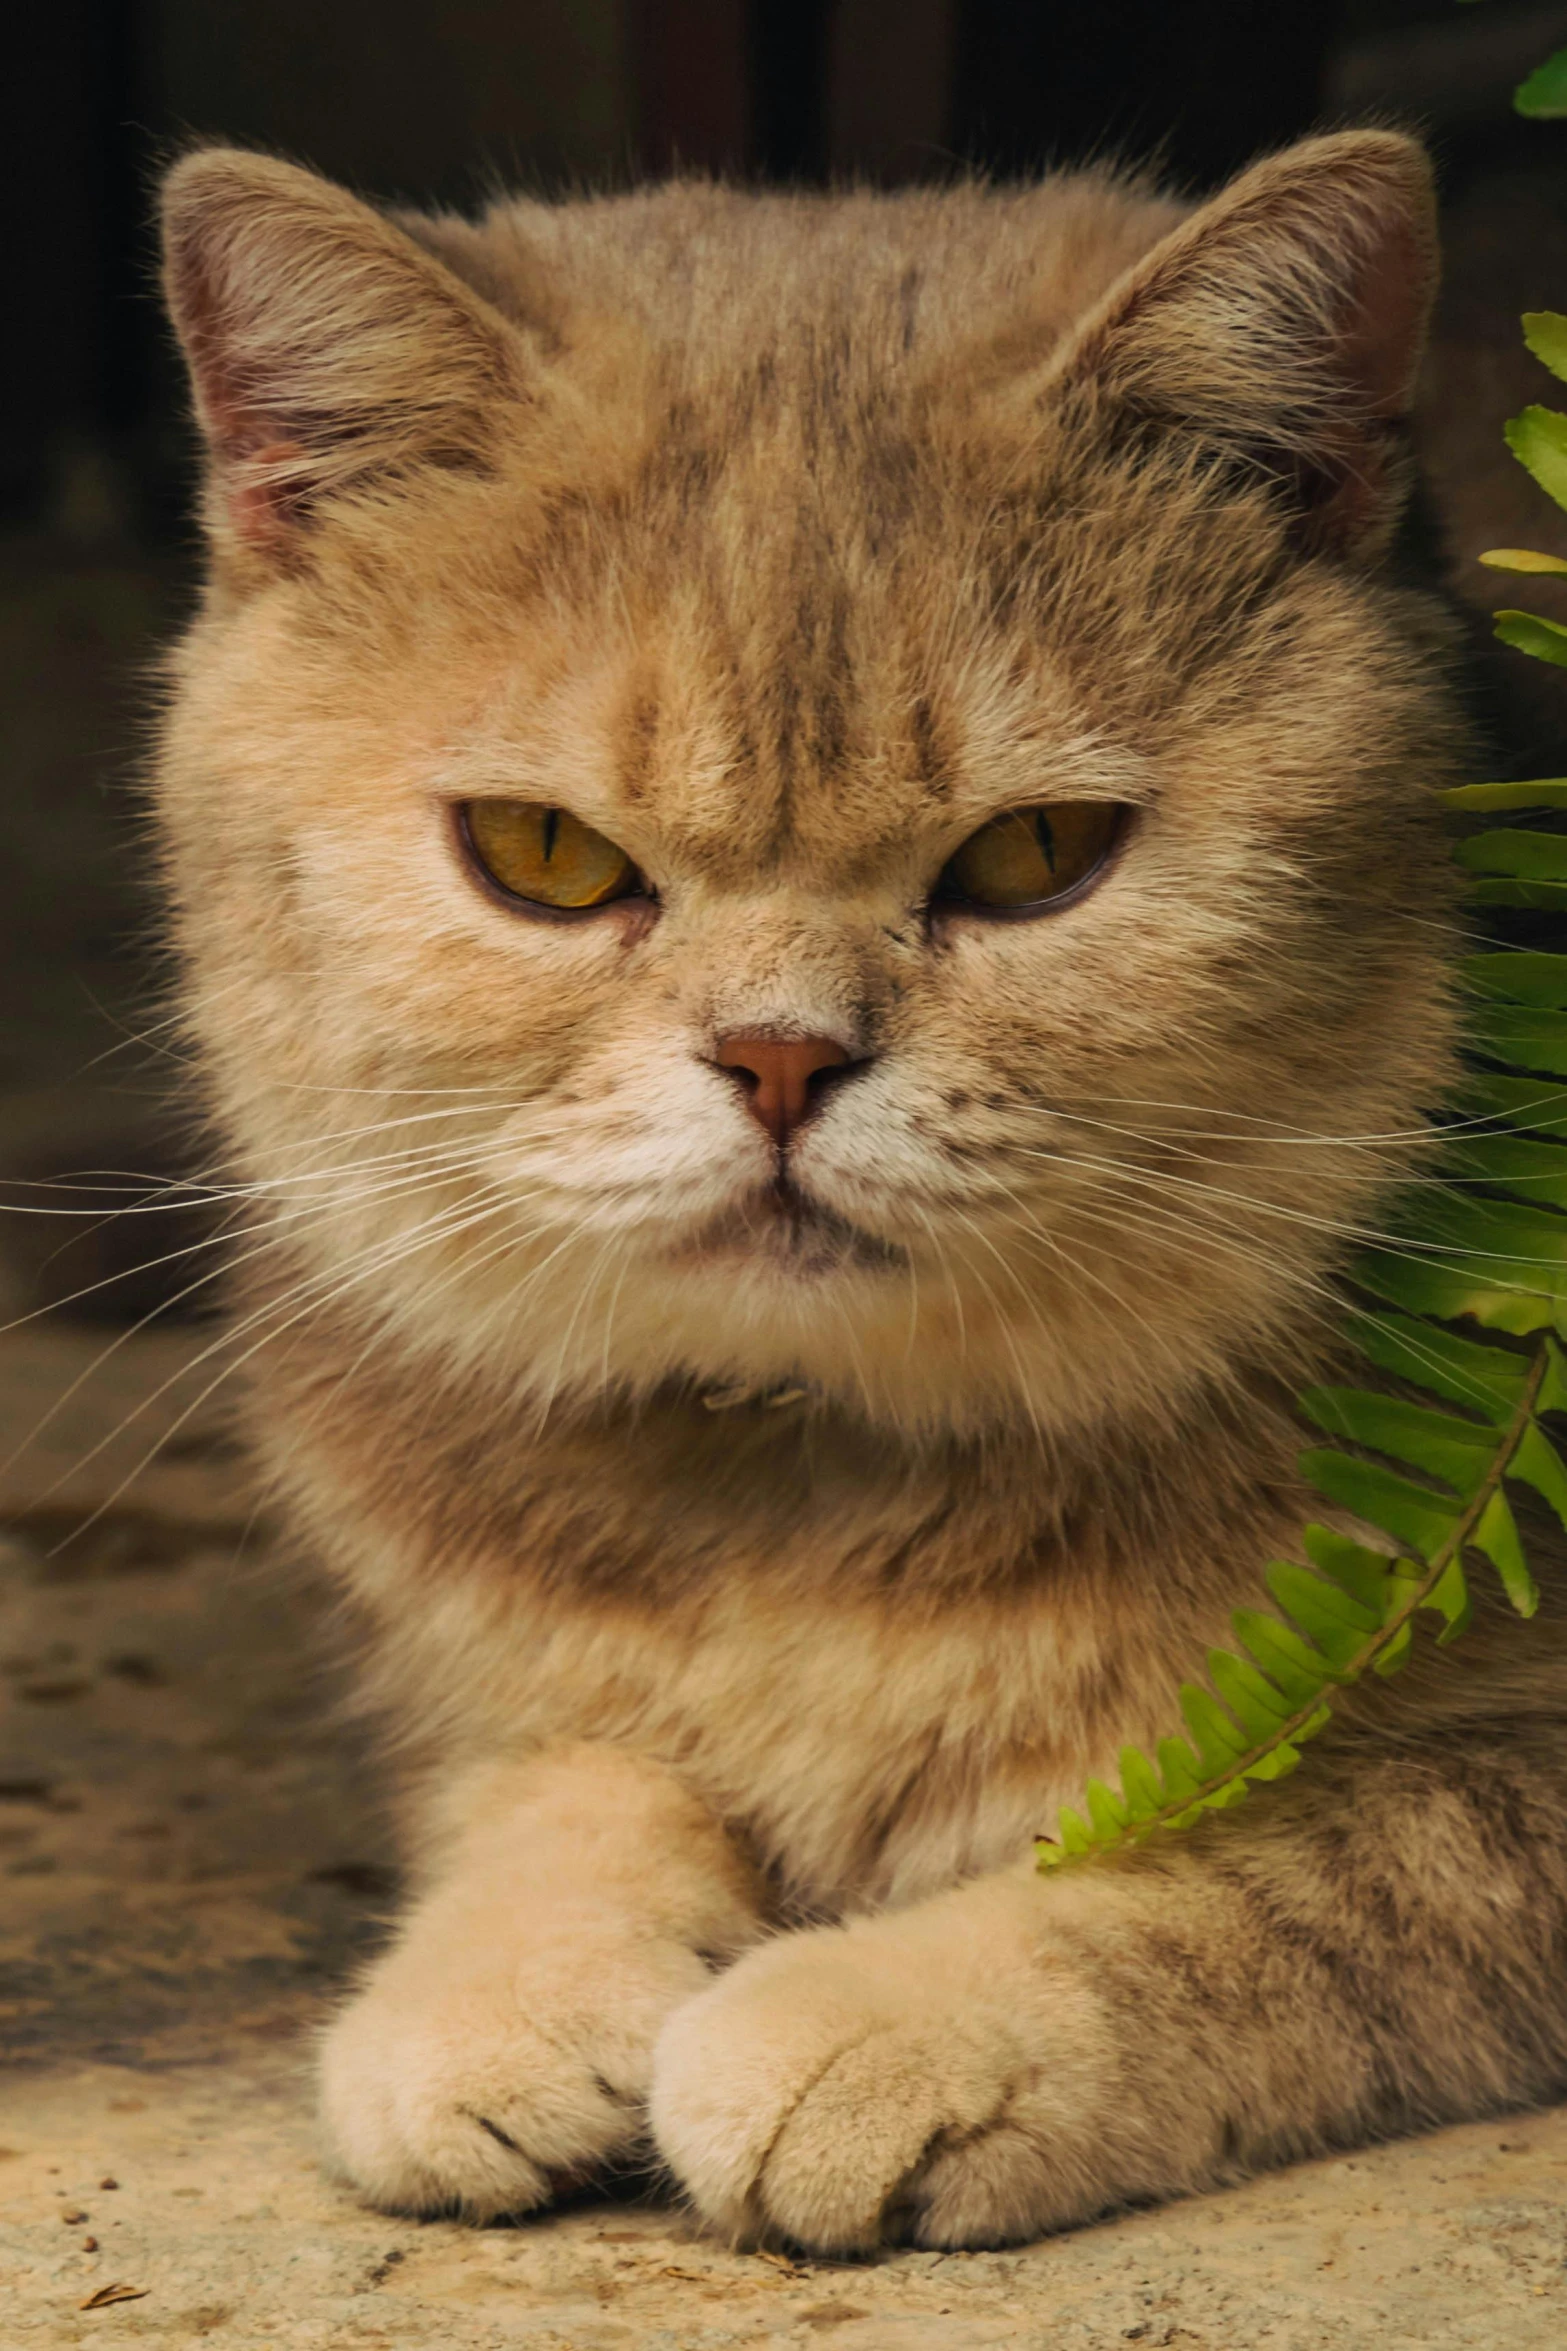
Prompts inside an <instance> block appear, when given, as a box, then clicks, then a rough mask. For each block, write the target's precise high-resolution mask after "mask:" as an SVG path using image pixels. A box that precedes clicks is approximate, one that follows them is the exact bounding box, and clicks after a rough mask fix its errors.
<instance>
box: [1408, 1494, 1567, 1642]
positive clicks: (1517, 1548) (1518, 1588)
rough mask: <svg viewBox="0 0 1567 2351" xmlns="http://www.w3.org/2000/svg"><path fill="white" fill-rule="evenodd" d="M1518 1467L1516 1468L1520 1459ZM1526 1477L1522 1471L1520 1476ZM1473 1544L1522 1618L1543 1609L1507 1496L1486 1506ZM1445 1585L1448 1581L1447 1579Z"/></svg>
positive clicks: (1496, 1496) (1455, 1628) (1496, 1497)
mask: <svg viewBox="0 0 1567 2351" xmlns="http://www.w3.org/2000/svg"><path fill="white" fill-rule="evenodd" d="M1514 1463H1515V1466H1516V1456H1515V1457H1514ZM1557 1466H1558V1468H1559V1467H1560V1464H1559V1463H1558V1464H1557ZM1522 1474H1523V1473H1522V1472H1521V1471H1520V1472H1519V1475H1522ZM1469 1540H1470V1542H1471V1543H1473V1545H1474V1547H1475V1549H1476V1550H1477V1551H1483V1552H1484V1553H1485V1556H1486V1558H1487V1559H1489V1561H1490V1562H1491V1565H1492V1566H1493V1567H1494V1568H1495V1570H1496V1572H1497V1574H1498V1575H1499V1576H1500V1577H1501V1579H1502V1589H1503V1591H1504V1592H1505V1593H1506V1594H1507V1597H1508V1599H1509V1600H1510V1601H1511V1602H1512V1604H1513V1606H1514V1607H1515V1608H1516V1609H1517V1611H1518V1613H1519V1615H1520V1616H1533V1614H1534V1612H1535V1610H1536V1609H1537V1608H1538V1607H1539V1605H1540V1592H1539V1586H1538V1585H1537V1584H1536V1583H1535V1580H1534V1578H1533V1576H1532V1575H1531V1574H1530V1573H1529V1562H1528V1561H1527V1560H1526V1559H1525V1557H1524V1555H1523V1545H1522V1543H1520V1541H1519V1540H1518V1525H1517V1521H1516V1520H1515V1519H1514V1517H1513V1514H1512V1511H1511V1509H1510V1508H1509V1506H1508V1501H1507V1497H1506V1495H1505V1494H1501V1493H1496V1494H1493V1495H1492V1496H1491V1499H1490V1501H1489V1502H1488V1503H1487V1504H1486V1506H1485V1511H1484V1514H1483V1515H1482V1517H1481V1520H1480V1524H1479V1525H1478V1526H1477V1527H1476V1528H1475V1530H1474V1533H1473V1534H1472V1535H1471V1536H1470V1538H1469ZM1443 1581H1444V1582H1445V1581H1446V1578H1445V1577H1444V1578H1443ZM1431 1597H1432V1599H1433V1600H1434V1599H1435V1598H1436V1594H1435V1593H1433V1594H1432V1595H1431ZM1468 1621H1469V1620H1468V1618H1467V1616H1466V1617H1465V1619H1464V1623H1465V1624H1467V1623H1468ZM1462 1630H1463V1625H1461V1624H1460V1625H1452V1624H1450V1625H1449V1626H1448V1630H1447V1631H1446V1632H1445V1633H1444V1634H1443V1636H1442V1638H1443V1639H1444V1640H1450V1639H1451V1638H1452V1637H1453V1635H1454V1633H1455V1632H1462Z"/></svg>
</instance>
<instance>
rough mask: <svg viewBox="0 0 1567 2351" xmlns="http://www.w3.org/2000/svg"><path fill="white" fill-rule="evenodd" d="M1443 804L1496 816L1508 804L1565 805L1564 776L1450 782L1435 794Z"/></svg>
mask: <svg viewBox="0 0 1567 2351" xmlns="http://www.w3.org/2000/svg"><path fill="white" fill-rule="evenodd" d="M1437 797H1438V799H1439V800H1440V801H1441V802H1442V804H1443V806H1444V807H1445V808H1465V809H1471V808H1472V809H1473V810H1475V811H1476V813H1477V814H1482V815H1495V816H1499V815H1501V813H1502V812H1503V810H1504V809H1508V808H1567V776H1535V777H1533V778H1532V779H1531V780H1530V781H1529V782H1527V783H1521V784H1450V785H1449V786H1448V787H1447V789H1446V790H1445V791H1443V792H1439V793H1438V794H1437Z"/></svg>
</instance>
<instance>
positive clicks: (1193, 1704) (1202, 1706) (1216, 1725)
mask: <svg viewBox="0 0 1567 2351" xmlns="http://www.w3.org/2000/svg"><path fill="white" fill-rule="evenodd" d="M1181 1712H1182V1714H1183V1715H1184V1716H1185V1718H1186V1727H1187V1729H1188V1730H1189V1731H1190V1732H1191V1735H1192V1744H1193V1745H1194V1746H1195V1747H1196V1750H1197V1760H1198V1762H1199V1764H1200V1765H1201V1766H1202V1776H1203V1778H1204V1779H1209V1778H1211V1777H1212V1775H1213V1774H1214V1773H1215V1772H1220V1771H1228V1770H1229V1768H1230V1765H1231V1764H1232V1763H1233V1762H1234V1761H1235V1758H1236V1757H1237V1756H1238V1755H1244V1754H1245V1752H1246V1749H1247V1747H1248V1746H1249V1745H1250V1743H1251V1742H1250V1741H1249V1740H1248V1739H1247V1737H1246V1735H1245V1733H1244V1732H1242V1731H1238V1730H1237V1729H1236V1727H1235V1725H1234V1723H1232V1722H1231V1720H1230V1718H1229V1716H1228V1715H1227V1714H1226V1713H1225V1711H1224V1709H1223V1707H1222V1706H1220V1705H1219V1704H1218V1703H1217V1702H1216V1701H1215V1700H1214V1699H1212V1698H1210V1697H1209V1695H1208V1693H1207V1691H1206V1690H1204V1689H1200V1688H1199V1687H1198V1685H1197V1683H1196V1682H1183V1683H1182V1684H1181Z"/></svg>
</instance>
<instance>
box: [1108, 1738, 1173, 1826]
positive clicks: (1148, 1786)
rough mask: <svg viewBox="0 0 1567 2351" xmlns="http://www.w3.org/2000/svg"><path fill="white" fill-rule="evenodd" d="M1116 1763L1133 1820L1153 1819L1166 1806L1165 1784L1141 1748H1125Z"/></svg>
mask: <svg viewBox="0 0 1567 2351" xmlns="http://www.w3.org/2000/svg"><path fill="white" fill-rule="evenodd" d="M1116 1762H1117V1764H1118V1766H1119V1768H1120V1773H1121V1793H1122V1795H1123V1796H1124V1797H1125V1799H1126V1802H1127V1804H1128V1806H1129V1808H1130V1810H1131V1815H1132V1818H1133V1820H1134V1821H1136V1820H1149V1819H1151V1818H1152V1817H1153V1815H1154V1814H1155V1813H1156V1812H1158V1811H1159V1810H1160V1809H1161V1808H1162V1806H1163V1804H1164V1782H1163V1781H1162V1780H1161V1779H1160V1777H1159V1774H1158V1773H1157V1772H1156V1771H1155V1770H1154V1767H1153V1765H1152V1764H1151V1763H1150V1762H1149V1760H1148V1758H1147V1756H1146V1755H1145V1754H1144V1753H1143V1751H1142V1749H1141V1748H1140V1747H1123V1748H1122V1749H1121V1752H1120V1754H1119V1755H1118V1756H1117V1757H1116Z"/></svg>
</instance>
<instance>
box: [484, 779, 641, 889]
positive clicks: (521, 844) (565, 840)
mask: <svg viewBox="0 0 1567 2351" xmlns="http://www.w3.org/2000/svg"><path fill="white" fill-rule="evenodd" d="M459 816H460V820H461V825H462V832H463V837H464V839H465V840H466V842H467V845H468V849H469V851H470V853H471V855H472V857H473V859H474V862H475V864H477V865H478V866H479V867H480V868H481V870H482V871H483V872H484V873H485V874H486V875H488V877H489V879H490V880H491V881H492V882H494V883H495V885H496V887H497V888H498V889H502V890H504V891H505V892H506V893H507V895H508V897H512V898H521V899H524V900H525V901H526V902H527V904H529V905H530V906H553V907H557V908H559V909H560V910H561V911H562V912H570V913H585V912H586V911H587V910H588V909H589V908H590V907H594V906H607V905H608V904H609V902H610V900H611V899H612V898H630V897H634V896H636V895H637V894H638V893H639V892H640V891H641V890H642V887H643V883H642V876H641V875H640V874H639V873H638V871H637V869H636V867H635V866H634V865H633V864H632V862H631V860H630V858H629V857H628V856H627V855H626V852H625V851H624V849H617V848H616V846H615V844H614V842H613V841H606V840H605V838H604V835H603V834H602V833H596V832H595V831H594V830H593V827H592V826H591V825H586V824H584V823H583V822H582V819H581V818H580V817H578V816H573V815H572V813H571V811H570V809H569V808H543V807H541V806H540V805H539V804H538V803H537V802H536V801H532V800H467V801H464V803H463V805H462V808H461V809H460V811H459Z"/></svg>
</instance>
